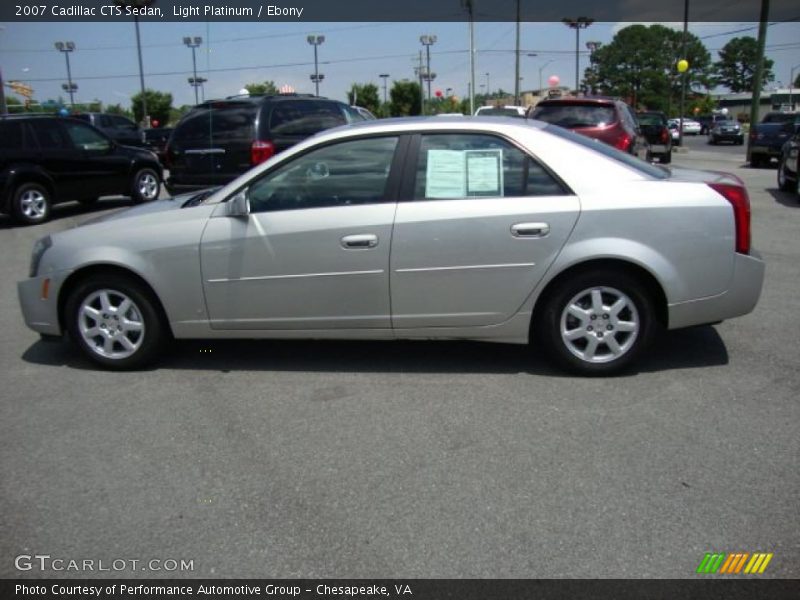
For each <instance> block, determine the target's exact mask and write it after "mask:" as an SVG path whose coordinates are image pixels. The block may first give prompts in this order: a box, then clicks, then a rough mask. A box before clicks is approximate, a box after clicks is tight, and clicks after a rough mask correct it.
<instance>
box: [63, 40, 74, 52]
mask: <svg viewBox="0 0 800 600" xmlns="http://www.w3.org/2000/svg"><path fill="white" fill-rule="evenodd" d="M64 45H65V46H66V47H67V52H72V51H73V50H75V42H66V43H65V44H64Z"/></svg>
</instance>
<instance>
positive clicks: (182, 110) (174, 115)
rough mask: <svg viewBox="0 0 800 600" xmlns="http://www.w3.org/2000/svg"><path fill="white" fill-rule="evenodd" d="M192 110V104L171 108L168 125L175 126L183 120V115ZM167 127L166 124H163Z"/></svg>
mask: <svg viewBox="0 0 800 600" xmlns="http://www.w3.org/2000/svg"><path fill="white" fill-rule="evenodd" d="M193 108H194V105H192V104H182V105H181V106H179V107H177V108H175V107H173V108H172V110H171V111H170V113H169V125H173V126H174V125H175V124H176V123H177V122H178V121H180V120H181V119H182V118H183V115H185V114H186V113H188V112H189V111H190V110H192V109H193ZM164 125H167V123H164Z"/></svg>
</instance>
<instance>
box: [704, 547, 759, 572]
mask: <svg viewBox="0 0 800 600" xmlns="http://www.w3.org/2000/svg"><path fill="white" fill-rule="evenodd" d="M773 556H774V555H773V554H772V553H771V552H770V553H766V552H756V553H753V554H750V553H749V552H731V553H726V552H706V553H705V555H704V556H703V560H702V561H701V562H700V565H699V566H698V567H697V573H704V574H713V573H719V574H720V575H726V574H727V575H734V574H736V575H738V574H739V573H742V568H744V573H745V574H749V575H760V574H762V573H763V572H764V571H765V570H766V568H767V565H768V564H769V562H770V561H771V560H772V557H773ZM748 559H750V560H749V561H748ZM745 564H746V565H747V566H745Z"/></svg>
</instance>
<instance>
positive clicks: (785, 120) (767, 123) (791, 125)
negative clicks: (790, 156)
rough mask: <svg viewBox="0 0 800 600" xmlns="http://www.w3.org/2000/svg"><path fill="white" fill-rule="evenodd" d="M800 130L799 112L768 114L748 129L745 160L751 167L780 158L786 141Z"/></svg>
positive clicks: (766, 163)
mask: <svg viewBox="0 0 800 600" xmlns="http://www.w3.org/2000/svg"><path fill="white" fill-rule="evenodd" d="M798 130H800V112H770V113H767V114H766V115H765V116H764V118H763V119H762V120H761V123H758V124H757V125H753V126H752V127H751V128H750V145H749V147H748V148H747V160H748V162H749V163H750V166H751V167H760V166H762V165H768V164H769V163H770V161H771V160H772V159H773V158H780V156H781V150H782V149H783V145H784V144H785V143H786V141H787V140H788V139H789V138H791V137H792V136H793V135H794V134H795V133H797V131H798Z"/></svg>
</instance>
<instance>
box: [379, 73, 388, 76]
mask: <svg viewBox="0 0 800 600" xmlns="http://www.w3.org/2000/svg"><path fill="white" fill-rule="evenodd" d="M378 77H389V74H388V73H381V74H380V75H378Z"/></svg>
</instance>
